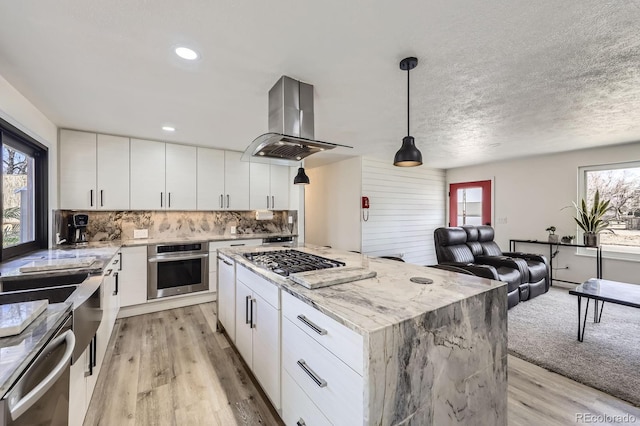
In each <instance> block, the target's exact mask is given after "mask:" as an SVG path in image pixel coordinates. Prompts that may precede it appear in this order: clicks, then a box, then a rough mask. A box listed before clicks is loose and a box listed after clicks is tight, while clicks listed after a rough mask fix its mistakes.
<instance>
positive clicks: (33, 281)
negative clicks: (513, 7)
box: [0, 272, 89, 303]
mask: <svg viewBox="0 0 640 426" xmlns="http://www.w3.org/2000/svg"><path fill="white" fill-rule="evenodd" d="M88 276H89V274H87V273H86V272H83V273H74V274H63V275H47V276H45V277H20V278H16V279H6V278H5V279H4V280H3V281H2V285H1V286H0V288H1V289H2V292H3V293H4V292H8V291H23V290H36V289H37V290H40V289H45V288H48V287H60V286H68V285H77V284H80V283H81V282H83V281H84V280H86V279H87V277H88ZM0 294H1V293H0ZM51 303H56V302H51Z"/></svg>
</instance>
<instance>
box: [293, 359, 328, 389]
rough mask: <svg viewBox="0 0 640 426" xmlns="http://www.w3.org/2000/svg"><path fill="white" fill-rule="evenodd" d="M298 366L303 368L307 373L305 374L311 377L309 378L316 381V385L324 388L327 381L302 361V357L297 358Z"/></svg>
mask: <svg viewBox="0 0 640 426" xmlns="http://www.w3.org/2000/svg"><path fill="white" fill-rule="evenodd" d="M298 366H300V368H302V369H303V370H304V372H305V373H307V375H308V376H309V377H311V379H312V380H313V381H314V382H316V385H318V386H319V387H321V388H324V387H326V386H327V381H326V380H324V379H323V378H321V377H320V376H318V375H317V374H316V373H315V371H313V370H312V369H311V368H310V367H309V366H308V365H307V363H306V362H304V359H299V360H298Z"/></svg>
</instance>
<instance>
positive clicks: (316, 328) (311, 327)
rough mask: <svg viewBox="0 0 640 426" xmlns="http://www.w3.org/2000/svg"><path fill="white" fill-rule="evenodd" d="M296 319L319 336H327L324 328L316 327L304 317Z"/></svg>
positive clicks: (300, 316)
mask: <svg viewBox="0 0 640 426" xmlns="http://www.w3.org/2000/svg"><path fill="white" fill-rule="evenodd" d="M298 319H299V320H300V321H302V323H304V325H306V326H307V327H309V328H310V329H312V330H313V331H315V332H316V333H318V334H319V335H321V336H324V335H325V334H327V330H325V329H324V328H321V327H318V326H317V325H315V324H314V323H312V322H311V321H310V320H309V319H307V317H305V316H304V315H298Z"/></svg>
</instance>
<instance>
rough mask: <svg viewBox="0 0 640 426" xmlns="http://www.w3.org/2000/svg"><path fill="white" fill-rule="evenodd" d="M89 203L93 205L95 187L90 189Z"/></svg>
mask: <svg viewBox="0 0 640 426" xmlns="http://www.w3.org/2000/svg"><path fill="white" fill-rule="evenodd" d="M89 204H90V205H91V207H93V189H92V190H90V191H89Z"/></svg>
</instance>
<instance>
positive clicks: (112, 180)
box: [96, 135, 129, 210]
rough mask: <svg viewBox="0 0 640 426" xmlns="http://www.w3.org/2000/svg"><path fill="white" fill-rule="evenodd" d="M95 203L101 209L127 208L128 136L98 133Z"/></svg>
mask: <svg viewBox="0 0 640 426" xmlns="http://www.w3.org/2000/svg"><path fill="white" fill-rule="evenodd" d="M97 152H98V170H97V184H98V185H97V191H98V192H97V194H96V204H97V205H98V208H99V209H102V210H128V209H129V138H123V137H121V136H109V135H98V149H97Z"/></svg>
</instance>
